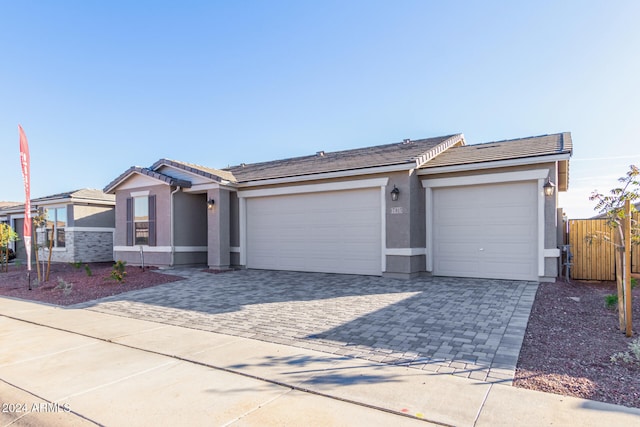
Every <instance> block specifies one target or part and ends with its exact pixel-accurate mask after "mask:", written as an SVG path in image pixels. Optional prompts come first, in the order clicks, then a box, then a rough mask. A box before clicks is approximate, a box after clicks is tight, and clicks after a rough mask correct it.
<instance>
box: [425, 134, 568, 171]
mask: <svg viewBox="0 0 640 427" xmlns="http://www.w3.org/2000/svg"><path fill="white" fill-rule="evenodd" d="M572 150H573V145H572V142H571V133H569V132H564V133H557V134H553V135H540V136H532V137H528V138H519V139H511V140H505V141H496V142H487V143H484V144H472V145H464V146H456V147H451V148H449V149H448V150H447V151H445V152H443V153H442V154H440V155H439V156H437V157H436V158H434V159H432V160H431V161H429V162H427V163H426V164H425V165H423V166H422V169H429V168H436V167H442V166H454V165H455V166H457V165H465V164H473V163H484V162H494V161H499V160H513V159H522V158H528V157H540V156H550V155H554V154H571V152H572Z"/></svg>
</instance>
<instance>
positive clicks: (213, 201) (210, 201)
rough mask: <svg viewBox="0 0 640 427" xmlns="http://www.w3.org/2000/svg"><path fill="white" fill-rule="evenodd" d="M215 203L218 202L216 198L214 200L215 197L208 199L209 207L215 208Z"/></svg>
mask: <svg viewBox="0 0 640 427" xmlns="http://www.w3.org/2000/svg"><path fill="white" fill-rule="evenodd" d="M215 204H216V202H215V200H213V199H209V200H207V208H208V209H213V205H215Z"/></svg>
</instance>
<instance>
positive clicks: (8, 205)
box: [0, 202, 21, 209]
mask: <svg viewBox="0 0 640 427" xmlns="http://www.w3.org/2000/svg"><path fill="white" fill-rule="evenodd" d="M19 204H21V203H20V202H0V209H2V208H8V207H11V206H17V205H19Z"/></svg>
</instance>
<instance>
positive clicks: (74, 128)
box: [0, 0, 640, 218]
mask: <svg viewBox="0 0 640 427" xmlns="http://www.w3.org/2000/svg"><path fill="white" fill-rule="evenodd" d="M639 20H640V2H639V1H636V0H627V1H623V0H620V1H612V2H605V1H585V0H583V1H535V2H513V1H506V0H505V1H482V2H480V1H468V2H465V1H446V2H444V1H427V0H422V1H402V0H400V1H393V2H390V1H372V0H367V1H327V0H323V1H318V2H307V1H290V2H281V1H275V0H269V1H233V2H232V1H228V2H216V1H181V2H162V1H140V0H136V1H117V0H112V1H86V0H78V1H64V0H60V1H28V0H26V1H9V0H0V153H1V154H0V156H1V157H0V158H1V159H2V165H3V167H2V170H3V178H4V179H3V180H2V187H1V189H0V200H13V201H22V200H23V187H22V177H21V175H20V165H19V156H18V130H17V125H18V123H20V124H22V126H23V127H24V129H25V132H26V134H27V137H28V138H29V144H30V148H31V159H32V196H33V197H41V196H46V195H50V194H54V193H58V192H63V191H69V190H73V189H77V188H83V187H89V188H103V187H104V186H105V185H106V184H108V183H109V182H110V181H111V180H112V179H114V178H115V177H117V176H118V175H119V174H120V173H122V172H124V171H125V170H126V169H127V168H128V167H130V166H132V165H139V166H149V165H151V164H152V163H153V162H155V161H156V160H158V159H159V158H162V157H166V158H172V159H178V160H182V161H186V162H193V163H198V164H202V165H205V166H210V167H218V168H221V167H226V166H227V165H230V164H231V165H233V164H238V163H241V162H245V163H251V162H257V161H266V160H274V159H279V158H285V157H292V156H298V155H306V154H311V153H315V152H316V151H319V150H325V151H334V150H343V149H349V148H357V147H364V146H369V145H377V144H386V143H390V142H395V141H401V140H402V139H403V138H412V139H418V138H424V137H431V136H440V135H446V134H451V133H457V132H462V133H464V134H465V137H466V139H467V142H468V143H470V144H473V143H480V142H488V141H495V140H503V139H512V138H519V137H525V136H531V135H540V134H546V133H555V132H563V131H570V132H572V135H573V140H574V157H573V159H572V161H571V172H570V191H569V193H567V194H565V195H562V197H561V202H562V203H563V205H564V207H565V209H566V211H567V212H568V214H569V216H570V217H574V218H577V217H588V216H592V215H593V214H594V212H593V206H594V204H593V203H592V202H589V200H588V195H589V194H590V192H591V191H592V190H593V189H596V188H597V189H599V190H601V191H604V190H608V189H609V188H611V187H612V186H613V185H614V184H615V182H616V181H615V178H617V177H619V176H622V175H624V174H625V172H626V171H627V170H628V165H629V164H632V163H633V164H640V142H639V141H638V140H637V139H636V138H637V135H638V124H639V123H640V117H639V112H640V107H638V105H639V103H638V100H639V99H640V54H639V52H640V29H639V26H638V22H639Z"/></svg>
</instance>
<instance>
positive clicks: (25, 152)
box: [18, 125, 31, 271]
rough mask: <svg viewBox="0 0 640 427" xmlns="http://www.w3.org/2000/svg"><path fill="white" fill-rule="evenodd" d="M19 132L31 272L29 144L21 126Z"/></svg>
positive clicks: (25, 234) (26, 232) (25, 226)
mask: <svg viewBox="0 0 640 427" xmlns="http://www.w3.org/2000/svg"><path fill="white" fill-rule="evenodd" d="M18 131H19V132H20V165H21V166H22V179H23V180H24V196H25V202H24V229H23V237H24V248H25V249H26V251H27V268H28V269H29V271H31V173H30V172H31V171H30V165H29V164H30V161H31V159H30V157H29V143H28V142H27V136H26V135H25V134H24V130H22V126H20V125H18Z"/></svg>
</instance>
